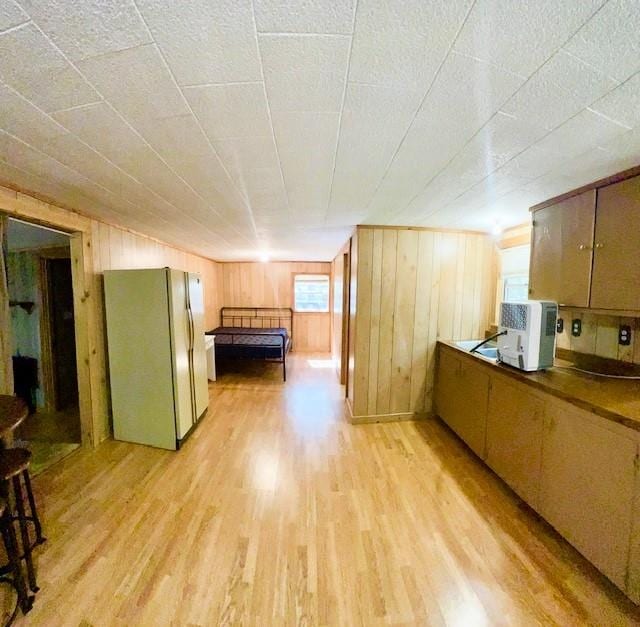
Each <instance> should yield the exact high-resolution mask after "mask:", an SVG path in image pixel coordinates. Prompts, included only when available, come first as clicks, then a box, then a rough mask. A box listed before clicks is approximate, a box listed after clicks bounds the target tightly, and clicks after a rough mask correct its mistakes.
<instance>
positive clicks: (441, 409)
mask: <svg viewBox="0 0 640 627" xmlns="http://www.w3.org/2000/svg"><path fill="white" fill-rule="evenodd" d="M461 368H462V365H461V364H460V360H459V359H458V358H457V357H455V355H453V354H452V353H451V352H450V351H448V350H442V349H439V352H438V372H437V374H436V386H435V409H436V413H437V414H438V416H440V418H442V420H444V421H445V422H446V423H447V424H448V425H449V426H450V427H451V428H452V429H453V424H454V423H455V422H456V415H457V413H458V410H457V401H456V398H457V396H458V394H459V387H458V386H459V385H460V370H461Z"/></svg>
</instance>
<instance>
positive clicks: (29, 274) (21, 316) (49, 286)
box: [6, 218, 81, 474]
mask: <svg viewBox="0 0 640 627" xmlns="http://www.w3.org/2000/svg"><path fill="white" fill-rule="evenodd" d="M7 222H8V224H7V237H6V248H7V251H6V259H7V283H8V291H9V305H10V314H11V316H10V317H11V327H10V329H9V332H10V334H11V344H12V361H13V376H14V390H15V393H16V394H17V395H18V396H21V397H22V398H23V399H24V400H25V401H26V402H27V404H28V405H29V410H30V411H29V416H28V418H27V419H26V420H25V421H24V422H23V424H22V425H21V426H20V427H19V428H18V430H17V431H16V433H15V440H16V445H20V446H24V447H25V448H28V449H29V450H31V452H32V454H33V458H32V472H33V473H34V474H37V473H38V472H41V471H42V470H44V469H46V468H48V467H49V466H51V465H52V464H54V463H56V462H57V461H59V460H60V459H62V458H63V457H66V456H67V455H68V454H69V453H71V452H72V451H73V450H75V449H76V448H78V447H79V445H80V441H81V430H80V412H79V404H78V378H77V364H76V343H75V320H74V308H73V287H72V274H71V258H70V257H71V254H70V238H69V236H68V235H66V234H64V233H60V232H58V231H52V230H50V229H46V228H44V227H40V226H36V225H33V224H28V223H25V222H21V221H18V220H14V219H11V218H10V219H9V220H8V221H7Z"/></svg>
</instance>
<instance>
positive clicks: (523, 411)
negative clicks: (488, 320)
mask: <svg viewBox="0 0 640 627" xmlns="http://www.w3.org/2000/svg"><path fill="white" fill-rule="evenodd" d="M543 416H544V404H543V402H542V401H541V400H540V399H539V398H538V397H536V396H534V395H533V394H531V393H530V392H529V391H528V390H527V388H526V386H524V385H522V384H518V383H511V382H510V381H508V380H507V379H506V377H502V376H499V375H496V376H494V377H492V378H491V391H490V394H489V411H488V413H487V453H486V462H487V464H488V465H489V466H490V467H491V468H492V469H493V470H495V472H496V473H497V474H499V475H500V476H501V477H502V478H503V479H504V480H505V481H506V482H507V483H508V484H509V485H510V486H511V488H513V490H514V492H516V493H517V494H518V495H519V496H520V497H522V499H524V500H525V501H526V502H527V503H529V505H531V506H532V507H534V508H536V507H537V504H538V495H539V486H540V465H541V457H542V455H541V454H542V429H543Z"/></svg>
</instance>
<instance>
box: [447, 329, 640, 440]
mask: <svg viewBox="0 0 640 627" xmlns="http://www.w3.org/2000/svg"><path fill="white" fill-rule="evenodd" d="M438 344H440V345H442V346H446V347H448V348H449V349H451V350H454V351H456V352H457V353H459V354H460V355H461V356H463V357H466V358H467V359H472V360H473V361H475V362H477V363H479V364H483V365H484V366H486V367H487V368H490V369H492V370H493V371H495V372H498V373H500V374H503V375H506V376H508V377H511V378H513V379H516V380H517V381H520V382H522V383H524V384H526V385H529V386H530V387H532V388H535V389H537V390H540V391H541V392H546V393H548V394H551V395H553V396H556V397H558V398H561V399H562V400H565V401H568V402H569V403H572V404H573V405H576V406H577V407H580V408H581V409H585V410H586V411H589V412H592V413H594V414H597V415H598V416H602V417H603V418H607V419H609V420H613V421H615V422H618V423H620V424H623V425H625V426H626V427H629V428H631V429H635V430H636V431H640V381H634V380H624V379H609V378H606V377H599V376H596V375H590V374H586V373H582V372H578V371H576V370H571V369H567V368H566V367H562V366H561V364H563V363H568V362H562V361H561V360H556V366H554V367H553V368H550V369H549V370H545V371H539V372H523V371H521V370H517V369H515V368H512V367H510V366H505V365H503V364H497V363H495V362H494V361H491V360H488V359H485V358H483V357H480V356H479V355H475V354H473V355H472V354H471V353H469V352H468V351H465V350H463V349H462V348H459V347H458V346H456V345H455V343H454V342H452V341H446V340H439V341H438Z"/></svg>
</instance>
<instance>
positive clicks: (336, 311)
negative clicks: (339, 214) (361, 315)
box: [331, 240, 350, 384]
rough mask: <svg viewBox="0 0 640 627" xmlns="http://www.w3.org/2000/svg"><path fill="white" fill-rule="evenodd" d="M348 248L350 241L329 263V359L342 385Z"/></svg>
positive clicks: (344, 368) (344, 361) (344, 359)
mask: <svg viewBox="0 0 640 627" xmlns="http://www.w3.org/2000/svg"><path fill="white" fill-rule="evenodd" d="M349 248H350V240H349V241H347V242H346V244H345V245H344V246H343V247H342V248H341V249H340V250H339V251H338V254H337V255H336V257H335V259H334V260H333V261H332V262H331V284H332V286H333V292H332V295H331V298H332V308H331V357H332V359H333V362H334V365H335V368H336V372H337V373H338V378H339V379H340V383H342V384H344V383H345V382H346V380H347V374H346V369H347V360H346V353H347V351H345V355H344V356H343V354H342V353H343V344H344V339H345V338H343V336H342V335H343V323H344V316H345V312H344V309H345V307H344V303H343V300H344V299H345V296H348V289H347V294H346V295H345V293H344V292H345V286H344V264H345V255H346V256H347V258H348V255H349Z"/></svg>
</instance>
